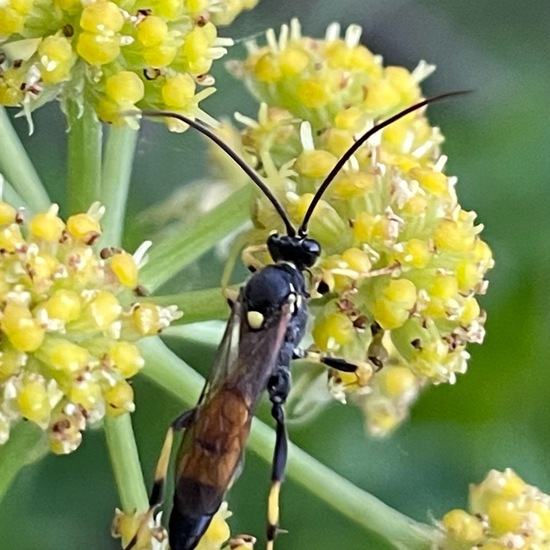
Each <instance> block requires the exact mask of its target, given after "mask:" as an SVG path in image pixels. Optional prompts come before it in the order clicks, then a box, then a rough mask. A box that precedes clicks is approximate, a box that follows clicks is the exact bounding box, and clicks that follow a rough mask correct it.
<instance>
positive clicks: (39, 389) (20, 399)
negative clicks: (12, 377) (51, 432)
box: [17, 380, 51, 425]
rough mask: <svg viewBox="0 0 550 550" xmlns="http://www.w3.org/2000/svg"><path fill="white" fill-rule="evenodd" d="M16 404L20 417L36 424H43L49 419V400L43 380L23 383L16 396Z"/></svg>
mask: <svg viewBox="0 0 550 550" xmlns="http://www.w3.org/2000/svg"><path fill="white" fill-rule="evenodd" d="M17 404H18V405H19V410H20V411H21V415H22V416H23V417H24V418H26V419H28V420H30V421H31V422H34V423H36V424H39V425H40V424H43V423H44V422H47V421H48V419H49V417H50V413H51V406H50V400H49V396H48V391H47V389H46V386H45V384H44V381H43V380H29V381H27V382H25V383H23V386H22V387H21V390H20V391H19V394H18V395H17Z"/></svg>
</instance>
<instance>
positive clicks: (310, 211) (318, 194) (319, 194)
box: [298, 90, 471, 236]
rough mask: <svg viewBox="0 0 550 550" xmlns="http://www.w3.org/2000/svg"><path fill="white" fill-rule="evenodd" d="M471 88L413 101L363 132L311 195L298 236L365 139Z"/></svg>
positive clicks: (468, 91)
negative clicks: (437, 102) (313, 194)
mask: <svg viewBox="0 0 550 550" xmlns="http://www.w3.org/2000/svg"><path fill="white" fill-rule="evenodd" d="M470 92H471V90H461V91H458V92H447V93H444V94H440V95H436V96H433V97H429V98H427V99H424V100H422V101H420V102H418V103H415V104H414V105H411V106H410V107H407V108H406V109H403V110H402V111H399V112H398V113H397V114H395V115H393V116H391V117H390V118H387V119H386V120H384V121H382V122H380V123H379V124H377V125H376V126H374V127H372V128H371V129H370V130H368V131H367V132H365V133H364V134H363V135H362V136H361V137H360V138H359V139H358V140H357V141H356V142H355V143H354V144H353V145H352V146H351V147H350V148H349V149H348V150H347V151H346V152H345V153H344V154H343V155H342V157H340V159H339V160H338V162H337V163H336V164H335V165H334V168H333V169H332V170H331V171H330V172H329V174H328V176H327V177H326V178H325V180H324V181H323V183H322V184H321V186H320V187H319V189H317V192H316V193H315V196H314V197H313V200H312V201H311V203H310V205H309V208H308V209H307V211H306V214H305V216H304V219H303V221H302V224H301V225H300V227H299V228H298V234H299V235H300V236H305V235H306V234H307V226H308V223H309V220H310V218H311V216H312V214H313V211H314V210H315V207H316V206H317V204H318V203H319V201H320V200H321V197H322V196H323V193H324V192H325V191H326V190H327V187H328V186H329V185H330V184H331V183H332V181H333V180H334V178H335V177H336V176H337V174H338V172H340V170H342V168H343V167H344V165H345V164H346V162H348V160H349V159H350V158H351V157H352V156H353V155H354V154H355V152H356V151H357V149H359V147H361V145H363V144H364V143H365V141H367V140H368V139H369V138H370V137H371V136H373V135H374V134H376V133H378V132H380V131H381V130H383V129H384V128H386V127H387V126H389V125H390V124H393V123H394V122H396V121H397V120H399V119H400V118H403V117H404V116H406V115H408V114H410V113H412V112H414V111H417V110H418V109H421V108H422V107H425V106H426V105H428V104H429V103H434V102H436V101H439V100H441V99H446V98H448V97H453V96H457V95H463V94H468V93H470Z"/></svg>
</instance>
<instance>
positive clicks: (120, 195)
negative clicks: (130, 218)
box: [101, 126, 138, 246]
mask: <svg viewBox="0 0 550 550" xmlns="http://www.w3.org/2000/svg"><path fill="white" fill-rule="evenodd" d="M137 137H138V133H137V131H136V130H133V129H131V128H128V127H127V126H123V127H117V126H111V127H110V128H109V135H108V138H107V143H106V145H105V154H104V160H103V173H102V179H101V203H102V204H103V206H105V215H104V216H103V219H102V221H101V225H102V226H103V236H102V239H101V240H102V243H103V244H104V245H105V246H118V245H120V243H121V236H122V230H123V227H124V214H125V212H126V200H127V198H128V189H129V187H130V178H131V175H132V164H133V162H134V153H135V150H136V143H137Z"/></svg>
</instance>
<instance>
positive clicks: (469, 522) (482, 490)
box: [439, 469, 550, 550]
mask: <svg viewBox="0 0 550 550" xmlns="http://www.w3.org/2000/svg"><path fill="white" fill-rule="evenodd" d="M469 500H470V502H469V506H468V511H465V510H460V509H456V510H451V511H450V512H448V513H447V514H445V516H444V517H443V520H442V522H441V524H440V527H441V529H442V531H443V533H444V536H445V539H444V542H443V544H442V545H440V546H439V547H440V548H442V549H444V550H470V549H471V548H479V549H483V550H508V549H509V548H514V550H535V549H540V550H543V549H545V548H550V496H549V495H547V494H545V493H543V492H542V491H541V490H540V489H538V488H537V487H533V486H532V485H528V484H527V483H525V481H523V480H522V479H521V478H520V477H519V476H518V475H517V474H516V473H515V472H514V471H512V470H510V469H507V470H505V471H504V472H499V471H497V470H492V471H491V472H490V473H489V475H488V476H487V477H486V478H485V480H483V481H482V482H481V483H480V484H479V485H472V487H471V488H470V499H469Z"/></svg>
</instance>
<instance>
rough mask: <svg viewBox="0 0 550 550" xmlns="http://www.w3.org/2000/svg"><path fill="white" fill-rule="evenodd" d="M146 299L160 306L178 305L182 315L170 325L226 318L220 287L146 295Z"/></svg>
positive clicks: (227, 312) (226, 312)
mask: <svg viewBox="0 0 550 550" xmlns="http://www.w3.org/2000/svg"><path fill="white" fill-rule="evenodd" d="M147 300H149V301H151V302H154V303H155V304H159V305H162V306H171V305H174V306H178V308H179V309H180V310H181V311H183V317H181V318H180V319H178V320H177V321H174V322H173V323H172V324H171V325H170V326H174V325H182V324H185V325H187V324H189V323H199V322H201V321H211V320H212V319H227V316H228V315H229V307H228V305H227V300H226V299H225V298H224V296H223V293H222V289H221V288H207V289H205V290H191V291H189V292H182V293H181V294H170V295H167V296H148V297H147Z"/></svg>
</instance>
